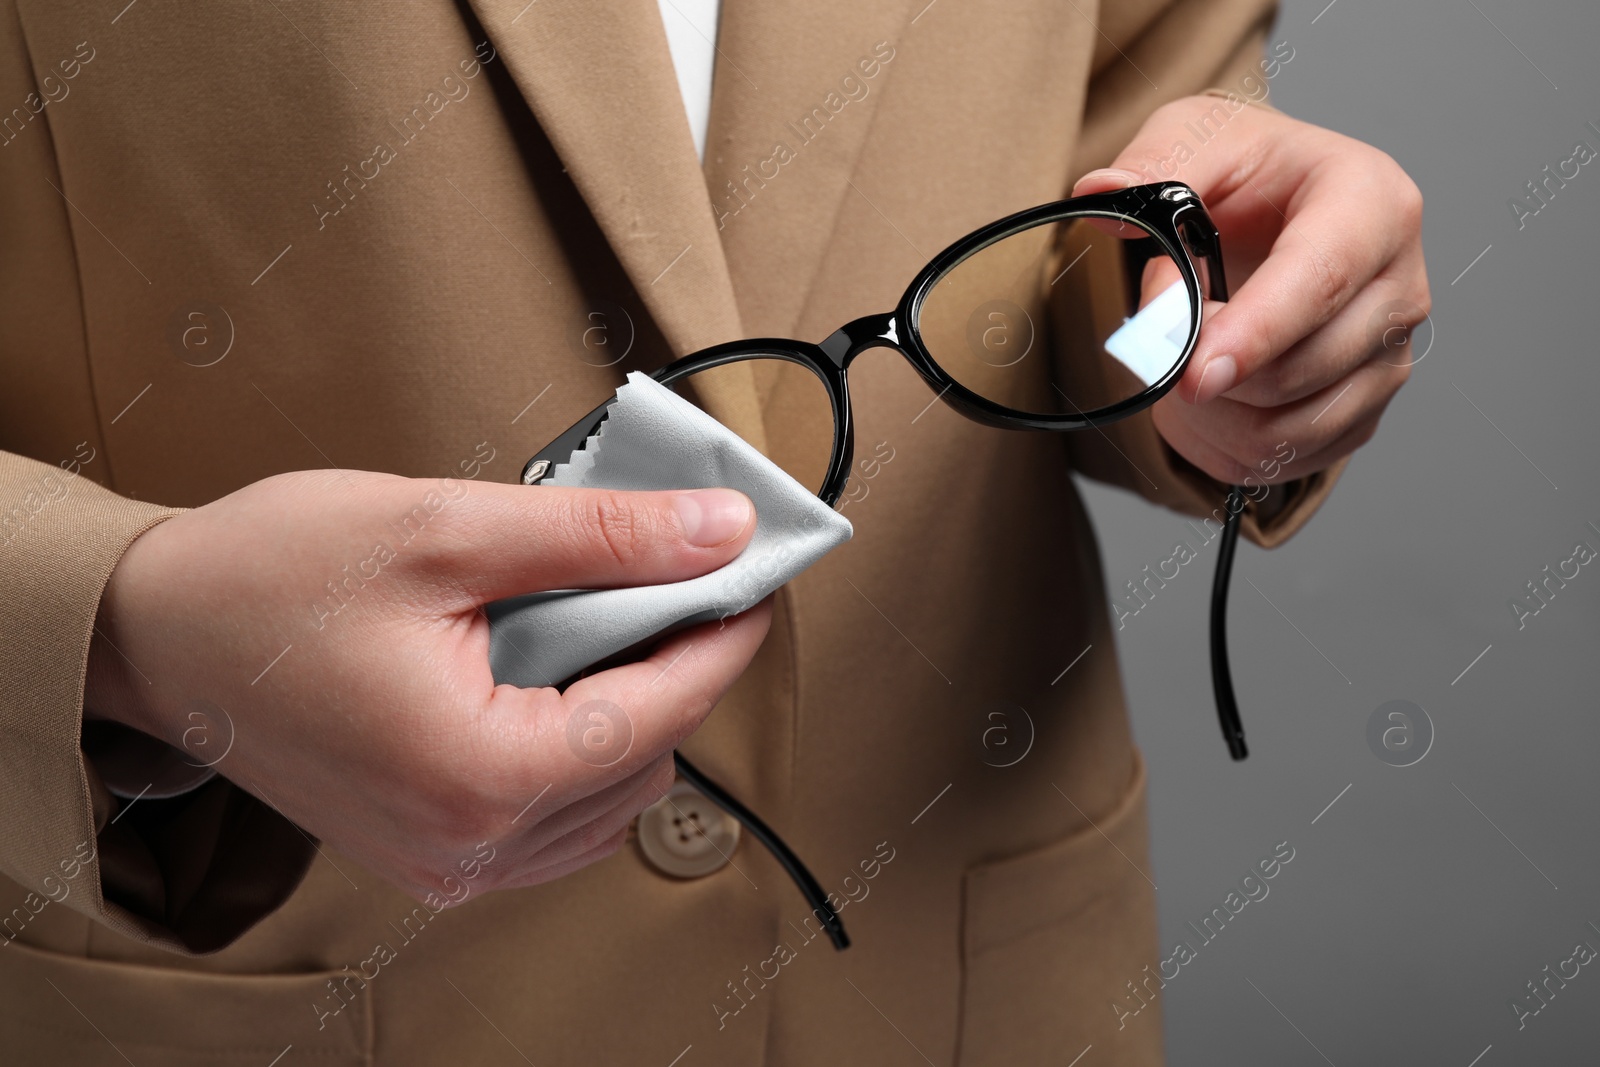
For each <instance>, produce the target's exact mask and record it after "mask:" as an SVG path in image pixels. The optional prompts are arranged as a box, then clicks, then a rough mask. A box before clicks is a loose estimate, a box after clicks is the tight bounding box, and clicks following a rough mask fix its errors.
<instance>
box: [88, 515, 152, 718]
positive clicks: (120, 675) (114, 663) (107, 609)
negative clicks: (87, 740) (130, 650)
mask: <svg viewBox="0 0 1600 1067" xmlns="http://www.w3.org/2000/svg"><path fill="white" fill-rule="evenodd" d="M160 525H162V524H158V525H157V526H153V527H151V528H150V529H149V530H146V531H145V532H144V533H143V534H141V535H140V536H139V537H137V538H135V539H134V541H133V543H132V544H131V545H129V546H128V549H127V550H126V551H125V552H124V553H123V555H122V558H121V559H120V560H118V561H117V565H116V567H115V568H113V570H112V572H111V576H110V577H109V578H108V579H107V580H106V585H105V588H104V589H102V590H101V592H100V604H99V606H98V608H97V610H96V613H95V620H94V632H93V633H92V634H91V635H90V638H89V655H88V660H87V663H86V664H85V669H84V678H83V717H84V719H85V720H97V719H98V720H105V721H109V722H114V723H118V724H120V725H122V726H127V727H130V728H132V729H134V730H138V731H140V732H142V733H145V734H149V735H151V736H152V737H156V738H159V739H161V740H164V741H168V742H169V743H170V742H171V739H170V738H168V737H167V736H166V732H165V730H164V728H163V725H162V724H161V723H160V722H159V721H158V719H157V715H156V711H155V707H154V702H153V701H152V700H151V699H150V696H151V692H150V691H151V689H152V688H153V683H152V681H151V679H149V678H148V677H146V676H145V675H144V674H143V672H141V671H140V670H139V669H138V667H137V666H136V665H135V664H134V663H133V662H132V661H130V660H129V659H128V657H127V655H126V654H124V652H123V651H122V649H123V647H124V646H125V644H126V642H125V641H124V640H123V639H122V636H121V635H122V634H124V633H129V632H132V630H133V628H135V627H137V625H138V623H137V620H135V619H134V618H132V616H133V615H134V614H135V612H133V611H132V610H131V608H132V605H131V604H130V599H131V598H130V597H129V596H128V587H129V585H130V584H132V583H130V582H129V580H128V579H129V575H130V573H131V572H132V571H133V570H134V569H136V568H137V567H138V566H139V561H140V559H141V557H142V556H143V555H144V553H142V552H140V551H139V548H140V546H141V545H143V544H144V542H145V540H146V538H148V537H150V536H151V534H152V533H153V532H154V531H155V530H157V529H159V528H160ZM146 625H148V623H146Z"/></svg>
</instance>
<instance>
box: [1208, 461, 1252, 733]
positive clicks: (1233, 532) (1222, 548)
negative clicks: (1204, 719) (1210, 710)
mask: <svg viewBox="0 0 1600 1067" xmlns="http://www.w3.org/2000/svg"><path fill="white" fill-rule="evenodd" d="M1223 507H1224V509H1225V510H1226V511H1227V513H1228V519H1227V522H1225V523H1224V524H1223V527H1222V539H1221V541H1220V542H1219V543H1218V545H1217V575H1216V579H1215V580H1214V581H1213V583H1212V586H1211V686H1212V688H1213V689H1214V690H1215V692H1216V697H1217V719H1218V720H1219V721H1220V722H1221V724H1222V737H1223V740H1225V741H1226V742H1227V743H1228V754H1229V755H1230V756H1232V757H1233V758H1234V759H1236V760H1242V759H1244V758H1245V757H1246V756H1248V755H1249V754H1250V750H1249V749H1248V748H1247V747H1245V743H1244V724H1243V723H1242V722H1240V721H1239V704H1238V702H1237V701H1236V700H1235V699H1234V696H1233V672H1232V671H1231V670H1229V668H1228V583H1229V579H1230V578H1231V577H1232V576H1233V551H1234V549H1235V548H1236V547H1238V544H1239V517H1240V516H1241V515H1242V514H1244V490H1243V489H1241V488H1239V487H1238V486H1236V485H1233V486H1229V487H1228V500H1227V503H1226V504H1224V505H1223Z"/></svg>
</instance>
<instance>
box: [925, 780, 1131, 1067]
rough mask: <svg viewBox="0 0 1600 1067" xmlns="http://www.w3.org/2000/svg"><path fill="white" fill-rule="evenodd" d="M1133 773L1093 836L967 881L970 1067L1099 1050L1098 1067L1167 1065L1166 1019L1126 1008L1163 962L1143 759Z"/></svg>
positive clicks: (960, 1060)
mask: <svg viewBox="0 0 1600 1067" xmlns="http://www.w3.org/2000/svg"><path fill="white" fill-rule="evenodd" d="M1132 771H1133V773H1132V775H1131V776H1130V777H1131V780H1130V782H1129V786H1128V790H1127V792H1126V793H1125V794H1124V795H1123V797H1122V799H1121V800H1120V801H1119V802H1118V803H1117V805H1116V806H1115V807H1114V808H1113V809H1112V810H1111V811H1110V812H1109V813H1106V814H1104V815H1101V814H1096V815H1095V816H1094V823H1095V824H1094V825H1093V826H1088V827H1085V828H1084V829H1083V830H1081V831H1078V832H1075V833H1073V834H1071V835H1070V836H1068V837H1065V838H1063V839H1061V840H1059V841H1056V842H1053V843H1051V844H1049V845H1046V846H1044V847H1043V848H1039V849H1035V850H1034V851H1032V852H1026V853H1023V854H1022V855H1020V856H1012V857H1008V858H1006V859H1002V860H997V861H995V862H992V863H985V864H981V865H979V866H976V867H973V868H971V869H970V870H968V872H967V874H966V877H965V881H964V886H963V912H964V914H963V922H962V964H963V978H962V1016H961V1040H960V1046H959V1049H960V1051H959V1053H958V1057H957V1060H956V1062H957V1064H958V1065H960V1067H986V1065H989V1064H1005V1065H1007V1067H1011V1065H1015V1064H1017V1063H1063V1064H1064V1063H1068V1062H1070V1061H1072V1059H1073V1057H1075V1056H1077V1055H1078V1054H1079V1053H1080V1052H1082V1051H1083V1050H1084V1049H1085V1048H1087V1047H1088V1046H1089V1045H1093V1046H1095V1052H1094V1062H1095V1063H1096V1065H1097V1067H1104V1065H1106V1064H1108V1063H1110V1064H1151V1065H1155V1064H1159V1063H1160V1062H1161V1020H1160V1019H1159V1017H1157V1016H1158V1013H1157V1012H1153V1011H1152V1012H1147V1013H1142V1014H1143V1015H1145V1016H1146V1017H1143V1018H1137V1017H1134V1018H1130V1017H1128V1016H1126V1015H1125V1014H1123V1013H1122V1012H1120V1011H1119V1009H1118V1007H1117V1004H1118V1002H1119V1001H1122V1000H1126V999H1128V998H1129V993H1128V987H1127V983H1128V982H1130V981H1135V980H1138V979H1140V978H1141V977H1142V973H1141V969H1142V968H1143V966H1144V965H1145V964H1146V963H1152V962H1154V961H1155V960H1156V959H1157V954H1156V922H1155V889H1154V886H1152V884H1151V882H1150V880H1149V879H1148V878H1147V874H1148V873H1149V872H1148V864H1149V859H1148V854H1147V853H1148V848H1149V828H1148V825H1147V822H1146V814H1145V768H1144V760H1143V758H1142V757H1141V756H1140V755H1139V753H1138V751H1137V750H1134V753H1133V768H1132ZM1134 1003H1135V1004H1136V1003H1137V1002H1134Z"/></svg>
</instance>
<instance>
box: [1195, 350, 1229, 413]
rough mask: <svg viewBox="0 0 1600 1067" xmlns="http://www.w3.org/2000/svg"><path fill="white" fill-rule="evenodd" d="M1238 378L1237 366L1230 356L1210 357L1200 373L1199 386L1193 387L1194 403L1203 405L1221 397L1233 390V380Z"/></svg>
mask: <svg viewBox="0 0 1600 1067" xmlns="http://www.w3.org/2000/svg"><path fill="white" fill-rule="evenodd" d="M1238 376H1239V365H1238V364H1237V363H1235V362H1234V361H1233V357H1232V356H1230V355H1226V354H1224V355H1220V356H1212V357H1211V358H1210V359H1208V360H1207V361H1206V365H1205V366H1204V367H1203V368H1202V369H1201V371H1200V384H1199V385H1198V386H1196V387H1195V391H1194V402H1195V403H1196V404H1204V403H1205V402H1206V401H1208V400H1213V399H1215V398H1216V397H1219V396H1221V395H1222V394H1223V393H1226V392H1227V391H1228V390H1229V389H1232V388H1233V380H1234V379H1235V378H1237V377H1238Z"/></svg>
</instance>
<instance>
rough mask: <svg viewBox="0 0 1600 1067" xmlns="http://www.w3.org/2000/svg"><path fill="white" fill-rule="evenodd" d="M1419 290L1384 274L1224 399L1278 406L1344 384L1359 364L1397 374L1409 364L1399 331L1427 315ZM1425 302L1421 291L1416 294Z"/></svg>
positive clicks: (1408, 282)
mask: <svg viewBox="0 0 1600 1067" xmlns="http://www.w3.org/2000/svg"><path fill="white" fill-rule="evenodd" d="M1418 295H1419V293H1418V287H1417V286H1416V285H1415V284H1413V282H1411V281H1410V280H1402V278H1401V277H1398V276H1397V272H1394V271H1390V272H1386V273H1385V274H1384V275H1383V276H1380V277H1378V278H1376V279H1374V280H1373V282H1372V284H1370V285H1368V286H1367V287H1366V289H1365V290H1363V291H1362V293H1361V294H1360V295H1359V296H1357V297H1356V298H1355V299H1353V300H1351V301H1350V303H1349V304H1347V305H1346V306H1345V307H1344V309H1343V310H1342V311H1340V312H1339V313H1338V314H1337V315H1335V316H1334V317H1333V319H1332V320H1331V321H1329V322H1328V323H1327V324H1326V325H1325V326H1323V327H1321V328H1320V329H1317V330H1314V331H1312V333H1311V334H1310V335H1309V336H1308V337H1304V338H1302V339H1301V340H1300V341H1299V342H1297V343H1295V344H1294V345H1291V346H1290V347H1289V349H1288V351H1286V352H1284V353H1283V354H1282V355H1280V356H1278V357H1277V358H1276V359H1274V360H1272V362H1270V363H1268V364H1267V365H1266V366H1265V367H1263V368H1262V369H1261V370H1260V371H1258V372H1257V373H1256V374H1254V375H1253V376H1251V377H1250V378H1249V379H1248V380H1246V381H1244V382H1241V383H1240V384H1239V385H1237V386H1235V387H1234V388H1232V389H1230V390H1229V391H1228V392H1227V393H1225V394H1224V395H1225V396H1226V397H1227V398H1228V399H1230V400H1237V401H1240V402H1241V403H1245V404H1249V405H1251V406H1253V407H1278V406H1280V405H1283V404H1287V403H1291V402H1293V401H1296V400H1301V399H1303V398H1305V397H1308V396H1310V395H1312V394H1313V393H1317V392H1320V391H1322V390H1323V389H1326V388H1327V387H1328V386H1330V385H1334V384H1336V383H1339V382H1342V381H1344V380H1345V378H1347V377H1348V376H1349V375H1351V374H1353V373H1354V372H1355V370H1356V369H1357V368H1358V367H1360V366H1361V365H1362V364H1364V363H1367V362H1369V361H1371V360H1374V359H1377V360H1382V361H1384V364H1385V365H1386V366H1390V367H1392V368H1394V370H1395V373H1396V376H1397V377H1400V378H1401V379H1402V380H1403V375H1401V373H1400V371H1401V368H1402V367H1405V366H1408V365H1409V360H1408V359H1407V358H1406V357H1405V354H1404V345H1403V344H1400V345H1397V344H1395V342H1394V337H1395V331H1396V330H1397V329H1401V330H1405V331H1407V332H1409V330H1410V329H1412V328H1413V327H1415V326H1416V325H1418V324H1419V323H1420V322H1421V321H1422V319H1423V316H1424V315H1425V314H1426V310H1425V308H1424V306H1423V305H1422V304H1420V303H1418V302H1417V296H1418ZM1420 295H1421V296H1422V298H1423V299H1426V293H1425V291H1424V292H1422V293H1421V294H1420Z"/></svg>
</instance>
